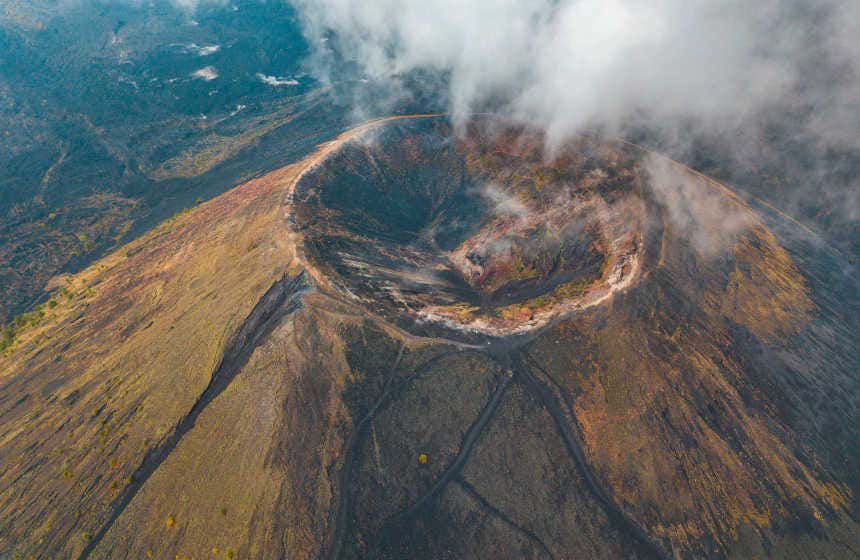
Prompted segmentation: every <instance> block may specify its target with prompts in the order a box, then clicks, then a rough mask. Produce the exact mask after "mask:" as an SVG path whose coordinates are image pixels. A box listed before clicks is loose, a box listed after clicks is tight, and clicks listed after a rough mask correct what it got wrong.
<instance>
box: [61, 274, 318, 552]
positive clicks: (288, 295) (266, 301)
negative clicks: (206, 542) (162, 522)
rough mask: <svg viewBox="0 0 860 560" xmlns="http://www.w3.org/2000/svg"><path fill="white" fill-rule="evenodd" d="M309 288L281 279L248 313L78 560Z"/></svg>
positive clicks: (304, 282) (302, 280)
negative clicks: (212, 370) (204, 382)
mask: <svg viewBox="0 0 860 560" xmlns="http://www.w3.org/2000/svg"><path fill="white" fill-rule="evenodd" d="M308 287H309V282H308V279H307V277H306V274H305V273H304V272H300V273H299V274H297V275H296V276H294V277H293V278H290V277H288V276H286V275H285V276H284V277H282V278H281V279H280V280H278V281H277V282H275V283H274V284H273V285H272V286H271V287H270V288H269V289H268V291H267V292H266V293H265V294H264V295H263V297H262V298H260V300H259V301H258V302H257V304H256V305H255V306H254V309H253V310H251V313H250V314H249V315H248V316H247V318H246V319H245V320H244V321H243V322H242V325H241V327H240V328H239V330H238V331H237V332H236V334H235V335H233V337H232V338H231V339H230V341H229V342H228V344H227V346H226V348H225V351H224V355H223V357H222V358H221V361H220V363H219V364H218V366H217V367H216V368H215V373H213V374H212V377H211V378H210V380H209V384H208V385H207V387H206V389H204V391H203V392H202V393H201V394H200V396H199V397H198V398H197V400H196V401H195V402H194V404H193V405H192V406H191V409H190V410H189V411H188V413H186V414H185V416H183V417H182V418H181V420H180V421H179V423H178V424H177V425H176V427H175V428H174V429H173V431H172V432H171V433H170V435H168V436H167V437H166V438H165V439H163V440H162V441H161V443H159V444H158V445H157V446H155V447H154V448H152V449H151V450H150V451H149V452H148V453H147V454H146V456H145V457H144V459H143V461H142V462H141V463H140V465H139V466H138V467H137V469H135V471H134V473H133V474H132V475H131V482H130V483H129V484H128V485H127V486H126V487H125V489H124V490H123V491H122V493H121V494H120V495H119V496H118V497H117V498H116V499H115V500H114V502H113V504H112V505H111V508H110V515H109V517H108V519H107V521H106V522H105V523H104V524H103V525H102V526H101V527H100V528H99V530H98V531H97V532H96V533H95V534H94V535H93V538H92V539H90V540H89V542H88V543H87V545H86V546H85V547H84V549H83V550H82V551H81V553H80V555H78V560H86V559H87V558H89V557H90V555H91V554H92V553H93V551H95V550H96V548H98V546H99V544H100V543H101V542H102V540H103V539H104V536H105V535H106V534H107V532H108V531H109V530H110V528H111V527H112V526H113V524H114V523H115V522H116V520H117V519H118V518H119V516H120V515H122V513H123V511H125V509H126V507H128V505H129V504H130V503H131V501H132V500H133V499H134V497H135V496H136V495H137V493H138V492H139V491H140V489H141V488H142V487H143V485H144V484H146V481H147V480H149V477H151V476H152V474H153V473H154V472H155V471H156V470H158V467H160V466H161V465H162V463H164V461H165V460H167V458H168V457H169V456H170V454H171V453H172V452H173V450H174V449H176V446H177V445H179V442H180V441H182V438H183V437H184V436H185V434H187V433H188V432H189V431H190V430H191V429H192V428H193V427H194V424H195V423H196V422H197V418H198V417H199V416H200V414H201V413H202V412H203V411H204V410H205V409H206V407H207V406H208V405H209V404H210V403H211V402H212V401H213V400H214V399H215V398H216V397H217V396H218V395H220V394H221V393H222V392H223V391H224V389H226V388H227V387H228V386H229V385H230V383H231V382H232V381H233V379H234V378H235V377H236V374H238V373H239V371H240V370H241V369H242V368H243V367H244V366H245V364H247V362H248V359H249V358H250V357H251V354H252V353H253V352H254V349H256V348H257V346H258V345H259V344H260V343H261V342H262V341H263V340H264V339H265V338H266V336H268V335H269V334H270V333H271V332H272V330H274V328H275V327H276V326H277V325H278V323H279V322H280V320H281V319H282V318H283V317H285V316H287V315H290V314H291V313H293V312H294V311H296V310H297V309H299V308H300V307H301V295H302V294H303V293H304V292H305V291H306V289H307V288H308Z"/></svg>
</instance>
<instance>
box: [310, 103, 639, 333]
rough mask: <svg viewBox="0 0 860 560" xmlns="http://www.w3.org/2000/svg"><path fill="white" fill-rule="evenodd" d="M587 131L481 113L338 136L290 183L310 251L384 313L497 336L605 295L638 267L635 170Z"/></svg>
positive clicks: (340, 283)
mask: <svg viewBox="0 0 860 560" xmlns="http://www.w3.org/2000/svg"><path fill="white" fill-rule="evenodd" d="M637 156H638V154H631V153H630V150H629V149H628V148H626V147H624V146H622V145H620V144H617V143H611V142H600V141H598V140H596V139H591V138H583V139H580V140H578V141H576V142H574V143H570V144H568V145H565V146H564V148H563V150H562V151H560V152H556V153H554V154H553V155H552V157H549V155H548V153H547V148H546V146H545V145H544V143H543V139H542V138H541V136H540V135H539V134H537V133H529V132H525V131H523V130H519V129H514V128H505V127H500V126H499V125H498V123H495V122H491V121H485V120H478V121H476V122H474V123H472V125H470V126H469V127H468V130H467V132H466V134H460V135H455V134H454V131H453V130H452V128H451V126H450V124H449V123H447V122H446V121H445V120H444V119H442V118H437V119H422V120H413V121H399V122H394V123H391V124H388V125H385V126H384V127H381V128H376V129H372V130H370V131H368V132H366V133H364V134H363V135H361V136H359V137H358V138H355V139H353V140H351V141H350V142H347V143H344V144H343V145H342V146H341V147H340V148H339V149H338V150H337V151H335V152H333V153H331V154H329V155H328V157H326V158H325V160H323V161H322V162H321V163H320V164H319V165H318V166H317V167H316V168H315V169H314V170H312V171H311V172H309V173H307V174H305V175H304V176H303V177H302V179H301V180H300V181H299V182H298V183H297V185H296V191H295V197H294V204H295V210H294V217H295V218H294V219H295V224H296V226H297V229H298V230H299V231H300V232H301V233H302V235H303V237H304V244H303V247H304V250H305V253H306V255H307V257H308V259H309V260H310V261H311V262H312V263H313V264H314V265H315V266H317V267H318V268H319V269H321V270H322V271H324V274H325V275H326V276H328V277H329V278H330V279H331V281H332V283H333V284H334V285H336V286H337V287H338V288H339V289H340V290H341V291H342V292H343V293H345V294H349V295H350V296H352V297H354V298H355V299H357V300H359V301H362V302H365V303H367V304H368V305H370V306H372V307H374V308H375V309H376V310H377V311H378V312H380V313H381V314H382V315H384V316H386V317H388V318H394V319H398V320H402V319H405V318H408V319H411V320H413V321H415V322H417V323H421V322H434V323H438V324H441V325H445V326H447V327H449V328H451V329H459V330H464V331H471V332H478V333H483V334H487V335H493V336H503V335H506V334H515V333H522V332H525V331H529V330H532V329H534V328H536V327H540V326H543V325H546V324H547V323H548V322H550V321H551V320H552V319H553V318H554V317H556V316H558V315H559V314H561V313H564V312H568V311H572V310H576V309H583V308H586V307H589V306H592V305H596V304H599V303H601V302H603V301H606V300H607V298H608V297H609V296H610V295H611V294H612V293H613V292H615V291H617V290H619V289H623V288H626V287H629V286H630V285H632V284H633V283H634V282H635V280H636V277H637V276H638V274H639V272H640V269H641V264H642V263H641V251H640V249H641V247H642V245H643V236H644V235H645V226H644V222H645V220H646V219H647V218H646V216H647V211H646V207H647V204H646V202H645V201H644V200H643V199H642V186H643V175H644V170H643V168H642V166H641V163H640V161H639V158H638V157H637Z"/></svg>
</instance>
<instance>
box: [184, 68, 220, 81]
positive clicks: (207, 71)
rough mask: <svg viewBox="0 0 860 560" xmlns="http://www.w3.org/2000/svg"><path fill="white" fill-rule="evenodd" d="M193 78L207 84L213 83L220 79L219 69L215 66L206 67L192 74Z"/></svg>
mask: <svg viewBox="0 0 860 560" xmlns="http://www.w3.org/2000/svg"><path fill="white" fill-rule="evenodd" d="M191 76H192V77H193V78H197V79H200V80H203V81H206V82H211V81H212V80H214V79H215V78H217V77H218V69H217V68H215V67H214V66H205V67H203V68H201V69H200V70H197V71H196V72H193V73H192V74H191Z"/></svg>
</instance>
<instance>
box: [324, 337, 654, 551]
mask: <svg viewBox="0 0 860 560" xmlns="http://www.w3.org/2000/svg"><path fill="white" fill-rule="evenodd" d="M534 338H535V336H530V337H517V338H510V339H498V340H493V341H490V342H488V343H487V346H486V347H485V348H481V349H459V350H454V351H449V352H442V353H440V354H438V355H436V356H434V357H433V358H431V359H429V360H427V361H426V362H424V363H422V364H420V365H418V366H417V367H416V368H415V369H414V370H413V372H412V373H411V374H410V375H408V376H407V377H405V378H401V380H400V381H399V382H395V379H397V376H395V375H394V374H395V372H396V371H397V369H398V367H399V366H400V358H401V356H402V352H403V347H402V346H401V349H400V353H399V354H398V357H397V360H396V361H395V363H394V365H393V366H392V368H391V371H390V372H389V379H388V381H387V382H386V387H385V388H384V390H383V394H382V396H380V397H379V399H378V400H377V401H376V403H375V404H374V405H373V407H371V409H370V410H369V411H368V412H367V414H366V415H365V416H364V417H363V418H362V419H361V420H360V421H359V422H358V424H357V425H356V428H355V430H354V431H353V434H352V435H351V436H350V438H349V440H348V441H347V444H346V447H345V458H344V466H343V468H342V469H341V472H340V476H339V489H340V492H339V501H338V509H337V512H336V515H335V522H334V526H333V529H332V531H331V533H330V534H331V537H330V539H329V542H328V544H327V547H326V549H327V553H326V554H324V555H323V556H324V557H326V558H328V559H329V560H340V558H341V556H342V553H343V545H344V539H345V536H346V530H347V527H348V525H349V512H350V503H349V488H350V485H351V481H352V474H353V471H354V468H355V461H356V455H357V454H358V452H359V448H360V446H361V444H362V442H363V439H364V437H365V435H366V433H367V430H368V427H369V425H370V423H371V422H372V421H373V418H374V417H375V416H376V414H377V413H378V412H380V410H381V409H382V408H383V407H384V406H385V405H386V403H387V402H389V401H390V400H391V399H394V398H396V397H397V395H398V394H399V393H400V392H402V390H403V389H404V388H405V387H406V386H407V385H409V384H410V383H412V382H413V381H414V380H416V379H417V378H418V377H420V376H421V375H423V374H425V373H426V372H427V371H428V370H430V369H431V368H432V367H433V366H434V365H436V364H438V363H439V362H440V361H442V360H444V359H445V358H448V357H450V356H453V355H456V354H463V353H467V352H474V353H479V354H483V355H486V356H488V357H489V358H490V359H491V360H493V361H494V362H496V363H497V364H499V365H500V366H501V367H502V368H503V371H504V374H503V376H502V379H501V380H500V381H499V383H498V385H497V387H496V389H495V390H494V392H493V394H492V395H491V396H490V398H489V400H488V401H487V403H486V404H485V405H484V407H483V409H482V410H481V412H480V414H479V415H478V417H477V418H476V419H475V421H474V422H473V423H472V425H471V426H470V427H469V429H468V430H467V432H466V434H465V436H464V437H463V442H462V444H461V445H460V451H459V453H458V454H457V456H456V457H455V458H454V460H453V461H452V462H451V464H450V465H449V466H448V467H447V468H446V469H445V471H443V472H442V474H441V475H440V476H439V477H438V478H437V480H436V481H435V482H434V484H433V485H432V486H431V487H430V489H429V490H428V491H427V492H425V493H424V494H423V495H422V496H420V497H419V498H418V499H417V500H416V501H415V502H414V503H413V504H411V505H410V506H408V507H407V508H405V509H404V510H402V511H401V512H399V513H397V514H395V515H393V516H391V517H390V518H389V519H387V520H386V521H385V523H384V524H383V527H382V529H381V530H380V532H379V534H378V535H377V539H376V543H375V545H374V546H373V549H374V550H375V551H379V550H380V548H381V546H382V545H383V543H385V542H386V541H387V540H388V539H389V538H391V537H393V536H395V535H397V534H398V533H402V531H404V530H405V529H406V528H407V527H408V525H409V523H410V522H412V521H413V520H414V519H415V518H416V517H417V516H418V515H419V514H420V513H422V512H426V511H428V510H431V509H432V508H435V507H436V506H437V505H438V498H439V497H440V496H441V495H442V493H443V492H444V491H445V489H446V488H447V487H448V485H449V484H450V483H451V482H454V483H456V484H457V485H459V486H460V487H461V488H462V489H463V490H464V491H466V493H468V494H469V495H470V496H472V497H473V498H474V499H475V500H476V502H478V503H479V504H480V505H481V507H482V508H483V509H484V510H486V511H487V512H489V513H490V514H491V515H493V516H495V517H497V518H499V519H500V520H501V521H503V522H504V523H506V524H508V525H509V526H511V527H512V528H513V529H514V530H516V531H518V532H520V533H521V534H523V535H524V536H525V537H526V538H527V539H528V540H530V541H531V542H533V543H534V544H536V545H537V546H538V547H539V548H540V549H541V550H542V551H543V552H544V553H545V554H546V555H547V556H548V557H549V558H553V555H552V554H551V552H550V550H549V548H548V547H547V546H546V544H545V543H544V542H543V541H542V540H541V539H540V538H539V537H538V536H537V535H535V534H534V533H533V532H532V531H530V530H528V529H527V528H525V527H522V526H520V525H517V524H516V523H514V522H513V521H512V520H511V519H510V518H509V517H508V516H507V515H506V514H504V512H502V511H500V510H498V509H497V508H496V507H495V506H493V505H492V504H491V503H490V502H489V501H488V500H487V499H486V498H485V497H483V496H481V495H480V494H479V493H478V492H477V490H476V489H475V488H474V487H472V486H471V485H470V484H469V483H468V482H466V481H465V480H463V479H462V477H461V476H460V473H461V472H462V470H463V467H464V466H465V465H466V463H467V462H468V460H469V458H470V456H471V453H472V451H473V449H474V447H475V444H476V443H477V442H478V441H479V440H480V438H481V435H482V434H483V433H484V431H485V429H486V427H487V426H488V425H489V424H490V422H492V420H493V419H494V418H495V415H496V413H497V411H498V408H499V404H500V403H501V401H502V397H503V396H504V394H505V392H506V391H507V389H508V388H509V387H510V385H511V383H514V382H516V383H519V384H520V385H522V386H523V387H524V388H525V389H526V390H527V391H529V392H530V393H531V394H532V395H534V396H535V398H537V399H538V401H539V402H540V403H541V406H543V408H544V409H545V410H547V412H548V413H549V414H550V415H551V416H552V418H553V422H554V423H555V426H556V430H557V431H558V433H559V435H560V436H561V438H562V440H563V441H564V444H565V448H566V451H567V453H568V455H569V457H570V458H571V459H572V461H573V462H574V464H575V466H576V468H577V470H578V471H579V473H580V475H581V476H582V478H583V480H585V482H586V484H587V486H588V488H589V489H590V490H591V492H592V494H593V495H594V497H595V498H596V499H597V500H598V502H599V503H600V504H601V505H602V506H603V507H604V509H605V510H606V512H607V514H608V516H609V518H610V520H611V521H612V522H613V524H615V525H616V526H617V527H621V528H623V529H625V530H626V531H627V532H628V534H630V535H632V536H633V537H634V538H635V539H636V540H638V541H639V542H641V543H642V544H643V545H644V546H645V547H646V548H647V549H648V550H649V551H650V552H651V554H652V555H653V556H654V557H656V558H660V559H665V560H668V559H669V558H670V555H669V554H668V553H667V552H666V550H665V549H664V548H663V546H662V545H661V544H660V543H659V542H657V541H656V540H655V539H653V538H651V537H650V536H649V535H648V534H647V532H646V531H645V530H644V529H643V528H642V527H641V526H640V525H639V523H638V522H637V521H636V519H635V518H634V517H633V515H631V514H630V513H628V512H625V511H624V510H623V509H622V508H621V507H620V506H619V505H618V504H616V503H615V502H614V501H613V499H612V497H611V495H610V493H609V492H608V491H606V490H605V489H604V488H603V487H602V486H601V484H600V483H599V482H598V479H597V477H596V476H595V475H594V473H593V472H592V469H591V467H590V466H589V465H588V462H587V461H586V457H585V453H584V451H583V448H582V444H581V443H580V438H579V437H578V436H577V435H576V434H575V433H574V431H573V430H572V429H571V420H569V418H568V415H570V416H573V411H572V408H571V407H570V406H565V407H564V408H563V407H562V405H560V404H559V401H560V398H562V399H563V396H564V391H563V390H562V389H561V387H560V386H559V385H558V384H557V383H555V380H553V379H552V377H551V376H549V374H547V373H546V371H545V370H543V369H542V368H540V366H539V364H538V363H537V361H536V360H534V358H533V357H532V356H530V355H529V354H528V353H527V352H526V351H525V350H524V346H525V345H526V344H527V343H528V342H530V341H531V340H533V339H534ZM533 368H534V370H533ZM535 371H536V372H537V373H535ZM565 411H567V413H566V412H565ZM572 422H573V424H574V425H577V422H576V418H575V417H573V418H572Z"/></svg>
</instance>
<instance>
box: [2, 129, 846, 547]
mask: <svg viewBox="0 0 860 560" xmlns="http://www.w3.org/2000/svg"><path fill="white" fill-rule="evenodd" d="M857 287H858V286H857V279H856V276H855V274H854V272H853V271H852V270H847V271H846V270H845V268H844V263H843V262H841V260H840V259H839V255H838V253H835V252H833V251H831V250H830V249H828V248H827V246H826V245H824V244H822V243H821V242H820V240H818V239H816V238H814V237H811V236H810V234H809V233H808V232H806V231H805V230H803V229H802V228H800V227H798V226H797V225H796V224H794V223H792V222H790V221H787V220H785V219H784V218H782V217H781V216H780V215H778V214H775V213H772V212H770V211H769V210H768V209H767V208H764V207H763V208H756V207H750V206H749V205H748V204H747V203H745V202H744V201H742V200H741V199H740V198H738V197H737V196H735V195H734V194H733V193H732V192H731V191H729V190H728V189H726V188H725V187H724V186H722V185H720V184H718V183H716V182H714V181H712V180H710V179H708V178H706V177H703V176H701V175H698V174H696V173H695V172H693V171H691V170H689V169H687V168H685V167H683V166H681V165H679V164H676V163H674V162H672V161H670V160H666V159H665V158H662V157H661V156H659V155H655V154H650V153H647V152H644V151H642V150H640V149H639V148H636V147H634V146H630V145H627V144H624V143H621V142H618V141H614V140H612V139H607V138H600V137H583V138H581V139H578V140H577V141H575V142H572V143H571V144H570V145H568V146H566V147H565V148H564V149H563V150H561V151H560V152H558V153H548V152H547V151H546V150H545V149H544V146H543V144H542V138H541V136H540V135H539V134H537V133H533V132H530V131H524V130H519V129H514V128H511V127H510V126H508V125H506V124H505V123H499V122H496V121H494V120H493V119H490V118H478V119H476V120H475V122H473V123H472V124H471V125H470V126H469V128H468V129H467V130H466V131H464V134H461V135H459V136H458V135H455V134H454V133H453V130H452V127H451V125H450V124H449V123H448V122H447V121H446V119H445V118H444V117H438V116H431V115H424V116H416V117H406V118H404V117H398V118H393V119H387V120H382V121H376V122H371V123H368V124H366V125H363V126H361V127H359V128H357V129H354V130H352V131H350V132H348V133H345V134H344V135H342V136H341V137H339V138H338V139H336V140H334V141H332V142H330V143H327V144H324V145H322V146H320V148H319V149H318V150H317V152H315V153H314V154H312V155H311V156H309V157H308V158H306V159H304V160H302V161H300V162H298V163H296V164H293V165H290V166H287V167H284V168H281V169H279V170H277V171H274V172H271V173H269V174H266V175H263V176H261V177H259V178H257V179H254V180H251V181H250V182H247V183H245V184H243V185H241V186H239V187H237V188H235V189H233V190H231V191H229V192H227V193H225V194H224V195H221V196H219V197H217V198H215V199H213V200H211V201H209V202H205V203H202V204H200V205H198V206H197V207H195V208H194V209H193V210H191V211H189V212H187V213H183V214H181V215H178V216H177V217H175V218H173V219H171V220H169V221H168V222H165V223H163V224H162V225H160V226H159V227H158V228H156V229H154V230H153V231H151V232H149V233H147V234H146V235H144V236H143V237H141V238H139V239H137V240H135V241H133V242H131V243H130V244H128V245H126V246H125V247H123V248H122V249H120V250H119V251H117V252H115V253H113V254H111V255H109V256H107V257H105V258H103V259H101V260H99V261H97V262H96V263H95V264H93V265H92V266H90V267H88V268H87V269H85V270H83V271H82V272H80V273H78V274H75V275H73V276H68V277H64V278H61V279H58V280H57V281H56V282H55V291H54V294H53V296H52V297H51V299H50V300H49V301H48V302H47V303H46V305H44V306H43V307H42V308H40V311H39V313H40V315H39V316H38V317H36V318H35V319H34V320H33V321H32V322H31V324H28V325H26V326H24V327H22V328H20V329H18V330H17V331H16V333H15V338H14V340H13V341H11V343H10V346H9V348H8V349H7V351H6V352H5V354H4V355H3V356H2V357H0V464H2V465H3V468H2V470H0V556H2V555H6V556H8V557H22V558H26V557H29V556H31V555H32V556H35V557H50V558H146V557H153V558H177V557H178V558H204V557H221V558H283V557H288V558H320V557H322V558H522V557H525V558H554V559H561V558H672V557H679V558H694V557H695V558H698V557H715V558H724V557H725V558H750V557H774V558H809V557H821V558H856V557H857V555H858V552H860V538H858V536H857V535H858V534H860V531H858V524H857V521H856V520H857V516H858V513H860V508H858V498H857V493H858V491H860V480H858V473H860V454H859V453H858V451H857V450H858V448H860V445H858V442H860V437H858V435H860V434H858V431H860V418H858V417H857V415H858V412H857V411H858V410H860V407H858V387H860V379H858V373H857V372H858V371H860V359H858V352H857V349H858V347H860V345H858V340H857V337H858V332H860V329H858V326H859V325H858V324H857V321H858V320H857V317H858V313H857V311H858V310H857V301H858V297H857V296H858V293H857Z"/></svg>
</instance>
